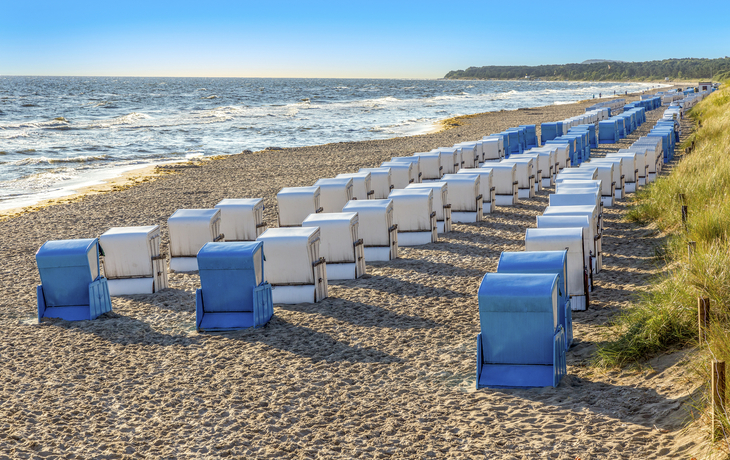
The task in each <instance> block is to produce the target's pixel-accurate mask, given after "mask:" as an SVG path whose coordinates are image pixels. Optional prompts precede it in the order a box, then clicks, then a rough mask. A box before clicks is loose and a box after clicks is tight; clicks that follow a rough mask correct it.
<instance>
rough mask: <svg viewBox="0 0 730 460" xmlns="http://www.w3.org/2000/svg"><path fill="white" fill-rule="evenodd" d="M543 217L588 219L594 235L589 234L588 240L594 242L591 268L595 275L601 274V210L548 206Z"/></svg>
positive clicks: (590, 206) (592, 207)
mask: <svg viewBox="0 0 730 460" xmlns="http://www.w3.org/2000/svg"><path fill="white" fill-rule="evenodd" d="M543 216H562V217H572V216H583V217H588V218H589V219H590V221H591V225H592V229H593V234H592V235H590V234H587V235H586V238H587V239H588V240H589V241H591V240H593V247H594V249H595V250H594V251H593V257H594V260H593V265H592V266H591V267H590V268H591V269H592V270H593V273H600V271H601V267H602V266H603V257H602V254H601V234H602V229H601V220H600V212H599V209H598V208H596V206H594V205H574V206H548V207H547V208H545V212H544V213H543Z"/></svg>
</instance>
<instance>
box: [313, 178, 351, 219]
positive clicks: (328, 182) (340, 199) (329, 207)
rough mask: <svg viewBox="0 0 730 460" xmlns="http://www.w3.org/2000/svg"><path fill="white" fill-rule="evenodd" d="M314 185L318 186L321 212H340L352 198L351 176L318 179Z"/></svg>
mask: <svg viewBox="0 0 730 460" xmlns="http://www.w3.org/2000/svg"><path fill="white" fill-rule="evenodd" d="M314 185H315V187H319V205H320V207H321V208H322V212H342V208H343V207H344V206H345V205H346V204H347V202H348V201H350V200H351V199H352V189H353V180H352V178H351V177H328V178H324V179H318V180H317V182H315V183H314Z"/></svg>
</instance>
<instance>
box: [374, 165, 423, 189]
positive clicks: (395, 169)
mask: <svg viewBox="0 0 730 460" xmlns="http://www.w3.org/2000/svg"><path fill="white" fill-rule="evenodd" d="M413 166H414V164H413V163H398V162H393V161H386V162H384V163H382V164H381V165H380V167H381V168H390V180H391V182H392V183H391V185H392V186H393V188H406V186H407V185H408V184H410V183H413V182H416V179H415V177H416V176H417V174H416V173H414V167H413Z"/></svg>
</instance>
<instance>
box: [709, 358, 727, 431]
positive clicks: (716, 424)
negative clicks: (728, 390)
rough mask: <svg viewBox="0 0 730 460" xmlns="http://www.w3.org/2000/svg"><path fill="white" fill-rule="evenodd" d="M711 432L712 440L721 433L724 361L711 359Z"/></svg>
mask: <svg viewBox="0 0 730 460" xmlns="http://www.w3.org/2000/svg"><path fill="white" fill-rule="evenodd" d="M710 388H711V390H712V397H711V404H712V433H713V441H714V440H716V439H718V435H722V426H721V423H722V421H721V420H722V417H721V415H722V414H724V413H725V361H718V360H713V361H712V381H711V383H710Z"/></svg>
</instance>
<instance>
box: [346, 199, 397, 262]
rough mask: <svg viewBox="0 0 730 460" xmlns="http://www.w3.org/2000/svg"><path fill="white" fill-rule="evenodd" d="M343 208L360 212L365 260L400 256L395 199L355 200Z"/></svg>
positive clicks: (388, 258) (360, 229)
mask: <svg viewBox="0 0 730 460" xmlns="http://www.w3.org/2000/svg"><path fill="white" fill-rule="evenodd" d="M342 210H343V211H344V212H356V213H357V214H358V219H359V224H358V227H359V228H358V232H359V235H360V238H362V240H363V247H364V254H365V262H387V261H389V260H393V259H396V258H398V226H397V225H396V224H395V223H394V219H393V200H390V199H388V200H353V201H350V202H349V203H347V204H346V205H345V207H344V208H343V209H342Z"/></svg>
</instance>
